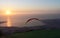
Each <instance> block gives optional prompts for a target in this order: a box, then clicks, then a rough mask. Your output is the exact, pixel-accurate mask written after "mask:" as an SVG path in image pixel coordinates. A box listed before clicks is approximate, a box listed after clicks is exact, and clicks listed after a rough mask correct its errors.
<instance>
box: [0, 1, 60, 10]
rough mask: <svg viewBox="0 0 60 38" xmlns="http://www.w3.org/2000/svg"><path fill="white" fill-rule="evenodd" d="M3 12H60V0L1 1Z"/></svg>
mask: <svg viewBox="0 0 60 38" xmlns="http://www.w3.org/2000/svg"><path fill="white" fill-rule="evenodd" d="M1 10H2V11H5V10H13V11H33V10H37V11H39V10H60V0H0V11H1Z"/></svg>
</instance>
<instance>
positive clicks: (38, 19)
mask: <svg viewBox="0 0 60 38" xmlns="http://www.w3.org/2000/svg"><path fill="white" fill-rule="evenodd" d="M31 20H38V21H40V20H39V19H37V18H31V19H28V20H27V22H26V23H25V24H27V23H28V22H29V21H31Z"/></svg>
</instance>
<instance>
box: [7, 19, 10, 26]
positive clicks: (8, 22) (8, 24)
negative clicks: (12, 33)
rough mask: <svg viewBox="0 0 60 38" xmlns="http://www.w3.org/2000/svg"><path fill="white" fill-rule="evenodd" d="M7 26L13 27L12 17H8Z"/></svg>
mask: <svg viewBox="0 0 60 38" xmlns="http://www.w3.org/2000/svg"><path fill="white" fill-rule="evenodd" d="M7 27H11V20H10V18H7Z"/></svg>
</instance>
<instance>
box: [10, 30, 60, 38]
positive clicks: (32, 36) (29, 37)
mask: <svg viewBox="0 0 60 38" xmlns="http://www.w3.org/2000/svg"><path fill="white" fill-rule="evenodd" d="M10 38H60V30H48V31H47V30H35V31H30V32H24V33H16V34H13V35H12V36H11V37H10Z"/></svg>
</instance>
